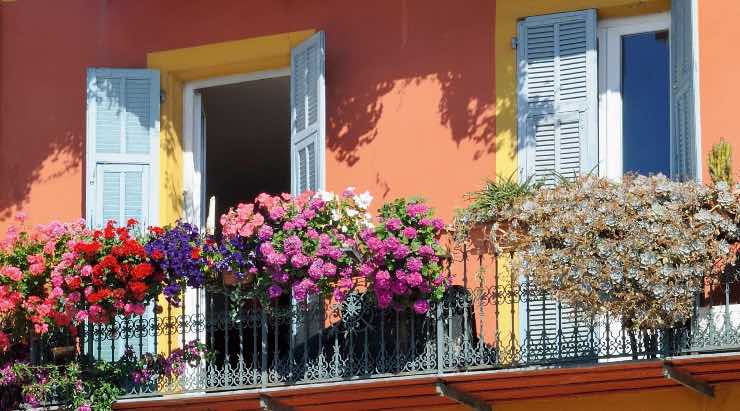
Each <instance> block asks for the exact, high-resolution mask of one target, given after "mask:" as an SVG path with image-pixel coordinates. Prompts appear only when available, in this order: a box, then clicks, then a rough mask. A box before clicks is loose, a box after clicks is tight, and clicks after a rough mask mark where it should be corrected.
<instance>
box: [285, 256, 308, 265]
mask: <svg viewBox="0 0 740 411" xmlns="http://www.w3.org/2000/svg"><path fill="white" fill-rule="evenodd" d="M290 263H291V264H292V265H293V267H295V268H303V267H305V266H307V265H308V263H309V260H308V257H306V256H305V255H303V254H296V255H294V256H293V257H290Z"/></svg>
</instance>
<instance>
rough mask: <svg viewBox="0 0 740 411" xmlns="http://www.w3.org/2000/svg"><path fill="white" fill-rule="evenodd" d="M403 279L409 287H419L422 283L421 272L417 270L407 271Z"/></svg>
mask: <svg viewBox="0 0 740 411" xmlns="http://www.w3.org/2000/svg"><path fill="white" fill-rule="evenodd" d="M404 280H405V281H406V284H408V285H409V286H410V287H419V286H420V285H422V284H423V283H424V278H422V276H421V273H420V272H418V271H414V272H412V273H409V275H407V276H406V278H404Z"/></svg>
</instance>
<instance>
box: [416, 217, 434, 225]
mask: <svg viewBox="0 0 740 411" xmlns="http://www.w3.org/2000/svg"><path fill="white" fill-rule="evenodd" d="M419 225H420V226H422V227H429V226H430V225H432V220H430V219H429V217H424V218H422V219H421V220H419Z"/></svg>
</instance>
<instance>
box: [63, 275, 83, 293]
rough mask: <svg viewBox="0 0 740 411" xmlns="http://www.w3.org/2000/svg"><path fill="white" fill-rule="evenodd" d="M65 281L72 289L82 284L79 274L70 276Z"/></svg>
mask: <svg viewBox="0 0 740 411" xmlns="http://www.w3.org/2000/svg"><path fill="white" fill-rule="evenodd" d="M65 281H66V283H67V286H68V287H69V289H70V290H77V289H78V288H80V286H82V281H80V277H79V276H74V277H68V278H67V279H66V280H65Z"/></svg>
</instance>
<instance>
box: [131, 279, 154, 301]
mask: <svg viewBox="0 0 740 411" xmlns="http://www.w3.org/2000/svg"><path fill="white" fill-rule="evenodd" d="M128 289H129V290H130V291H131V293H132V294H133V295H134V298H136V299H137V300H143V299H144V294H146V292H147V290H149V287H148V286H147V285H146V284H144V283H142V282H141V281H133V282H131V284H129V286H128Z"/></svg>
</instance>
